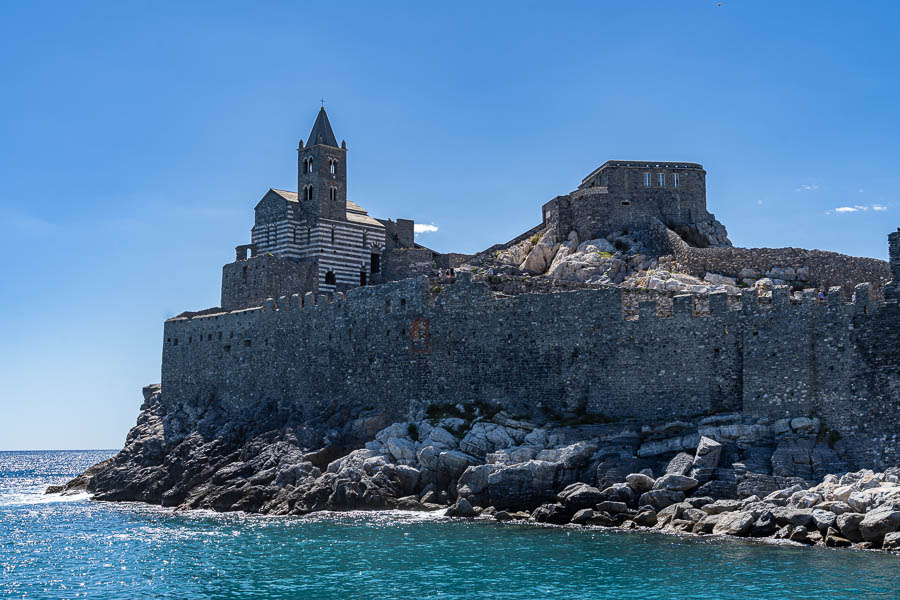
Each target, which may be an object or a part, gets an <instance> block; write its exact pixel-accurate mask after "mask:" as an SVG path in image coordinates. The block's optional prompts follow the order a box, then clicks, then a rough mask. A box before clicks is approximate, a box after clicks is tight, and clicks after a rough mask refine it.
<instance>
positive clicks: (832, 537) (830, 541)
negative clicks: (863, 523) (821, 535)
mask: <svg viewBox="0 0 900 600" xmlns="http://www.w3.org/2000/svg"><path fill="white" fill-rule="evenodd" d="M839 534H840V532H838V531H837V530H836V529H834V528H833V527H830V528H829V529H828V531H827V532H826V533H825V545H826V546H829V547H831V548H848V547H850V546H851V545H852V544H853V542H851V541H850V540H848V539H847V538H844V537H841V536H840V535H839Z"/></svg>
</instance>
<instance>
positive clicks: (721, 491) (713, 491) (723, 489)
mask: <svg viewBox="0 0 900 600" xmlns="http://www.w3.org/2000/svg"><path fill="white" fill-rule="evenodd" d="M694 493H695V494H697V495H699V496H709V497H710V498H714V499H716V500H722V499H727V498H734V497H735V496H736V495H737V486H736V485H735V484H734V483H729V482H727V481H707V482H706V483H704V484H703V485H701V486H700V487H698V488H697V489H696V490H694Z"/></svg>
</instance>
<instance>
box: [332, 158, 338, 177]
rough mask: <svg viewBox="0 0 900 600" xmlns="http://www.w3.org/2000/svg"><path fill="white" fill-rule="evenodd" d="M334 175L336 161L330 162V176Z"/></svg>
mask: <svg viewBox="0 0 900 600" xmlns="http://www.w3.org/2000/svg"><path fill="white" fill-rule="evenodd" d="M335 173H337V161H336V160H332V161H331V174H332V175H334V174H335Z"/></svg>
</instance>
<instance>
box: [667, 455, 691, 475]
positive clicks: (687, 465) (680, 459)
mask: <svg viewBox="0 0 900 600" xmlns="http://www.w3.org/2000/svg"><path fill="white" fill-rule="evenodd" d="M693 465H694V457H693V456H691V455H690V454H688V453H687V452H679V453H678V454H676V455H675V457H674V458H673V459H672V460H670V461H669V464H668V465H666V473H665V474H666V475H687V474H688V473H690V472H691V468H692V467H693Z"/></svg>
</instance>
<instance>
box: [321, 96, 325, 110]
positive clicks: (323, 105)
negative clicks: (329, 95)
mask: <svg viewBox="0 0 900 600" xmlns="http://www.w3.org/2000/svg"><path fill="white" fill-rule="evenodd" d="M322 108H325V98H322Z"/></svg>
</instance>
